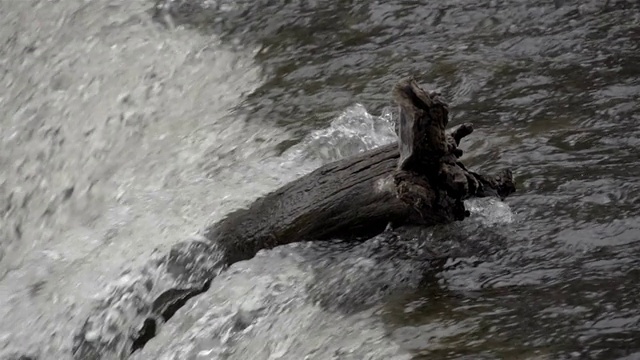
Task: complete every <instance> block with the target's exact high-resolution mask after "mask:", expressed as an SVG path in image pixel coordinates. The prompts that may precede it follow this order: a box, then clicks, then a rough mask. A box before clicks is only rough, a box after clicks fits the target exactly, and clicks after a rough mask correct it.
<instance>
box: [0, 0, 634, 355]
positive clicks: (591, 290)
mask: <svg viewBox="0 0 640 360" xmlns="http://www.w3.org/2000/svg"><path fill="white" fill-rule="evenodd" d="M408 75H415V76H416V77H417V78H418V79H419V80H420V82H421V84H422V85H423V86H424V87H425V88H429V89H436V90H439V91H440V92H441V93H442V94H443V96H444V97H445V98H446V99H447V101H448V102H449V103H450V105H451V124H452V125H456V124H459V123H462V122H472V123H473V124H474V126H475V129H476V131H475V132H474V133H473V134H472V135H471V136H470V137H468V138H467V139H465V142H464V144H463V148H464V150H465V157H464V159H463V160H464V161H465V163H466V164H468V165H469V166H471V167H472V168H474V169H478V170H482V171H485V172H491V171H493V170H497V169H499V168H502V167H507V166H508V167H510V168H511V169H512V170H513V171H514V174H515V178H516V181H517V183H518V189H517V192H516V194H514V195H512V196H511V197H509V198H508V199H506V200H505V201H504V202H500V201H497V200H489V199H483V200H473V201H470V202H468V203H467V206H468V208H469V209H470V210H471V211H472V217H471V218H469V219H467V220H465V221H464V222H460V223H456V224H451V225H447V226H438V227H434V228H429V229H407V230H406V231H405V232H404V233H402V234H401V235H394V234H391V235H389V234H386V235H382V236H377V237H374V238H372V239H370V240H368V241H366V242H364V243H359V244H349V243H344V242H342V241H340V239H336V241H332V242H306V243H299V244H292V245H288V246H284V247H280V248H276V249H273V250H270V251H263V252H260V253H259V254H258V256H256V257H255V258H254V259H251V260H248V261H243V262H240V263H237V264H234V265H233V266H231V267H230V268H229V269H228V271H226V272H224V273H223V274H221V275H220V276H219V277H217V278H216V279H214V280H213V282H212V284H211V286H210V289H209V291H207V292H205V293H204V294H201V295H199V296H197V297H195V298H193V299H191V300H190V301H189V302H188V303H187V304H186V305H185V306H184V307H183V308H181V309H180V310H178V312H177V313H176V314H175V315H174V316H173V317H172V318H171V319H170V321H169V322H168V323H167V324H166V325H165V326H164V327H163V328H162V330H161V331H160V332H159V333H158V334H157V336H156V337H154V338H153V339H151V340H150V341H149V342H148V343H147V344H146V346H145V347H144V348H142V349H140V350H138V351H136V352H134V353H133V354H132V355H131V358H132V359H242V360H244V359H265V360H267V359H269V360H271V359H296V360H297V359H640V304H639V300H638V299H640V290H639V289H640V286H639V283H640V270H639V269H640V200H639V199H640V160H638V148H639V147H640V109H639V106H638V104H639V102H640V2H638V1H629V0H609V1H595V0H583V1H571V0H564V1H563V0H555V1H525V0H511V1H506V0H482V1H480V0H450V1H431V2H427V1H409V0H389V1H360V0H350V1H346V0H331V1H329V0H309V1H274V0H254V1H249V0H247V1H243V0H237V1H231V0H222V1H214V0H166V1H164V0H163V1H160V2H158V3H154V2H150V1H148V0H66V1H63V0H0V319H1V320H0V359H5V358H6V359H17V358H19V357H20V356H23V357H22V359H27V358H29V357H30V358H31V359H69V358H70V357H71V350H70V349H71V342H72V341H71V339H72V337H73V334H74V333H75V332H76V331H77V329H78V328H79V326H80V325H81V324H82V322H83V321H84V319H85V318H86V316H87V313H88V312H89V311H90V310H91V307H92V304H93V302H94V301H95V299H96V298H100V296H101V294H102V293H103V292H104V291H105V289H107V288H108V286H109V285H111V284H113V283H114V282H117V281H118V280H117V279H118V278H119V277H120V275H121V274H122V273H123V271H126V270H127V269H131V271H134V272H135V271H136V270H135V269H137V268H140V267H141V266H143V264H144V263H145V262H146V261H147V260H148V259H149V257H150V256H152V254H154V253H162V252H163V251H166V250H167V249H168V248H169V247H170V246H171V245H173V244H175V243H176V242H178V241H181V240H185V239H188V238H191V237H198V236H200V235H199V234H200V231H201V230H202V229H204V228H205V226H206V225H207V224H210V223H212V222H214V221H216V220H218V219H220V218H221V217H223V216H224V215H225V214H226V213H228V212H230V211H231V210H233V209H236V208H238V207H241V206H246V205H248V204H250V203H251V201H252V200H254V199H255V198H257V197H258V196H260V195H262V194H265V193H266V192H268V191H270V190H274V189H276V188H277V187H278V186H280V185H283V184H285V183H286V182H288V181H290V180H292V179H294V178H296V177H298V176H300V175H302V174H305V173H307V172H309V171H311V170H313V169H315V168H317V167H318V166H320V165H322V164H324V163H327V162H329V161H332V160H336V159H340V158H343V157H345V156H349V155H352V154H355V153H358V152H360V151H363V150H366V149H370V148H372V147H375V146H378V145H381V144H385V143H389V142H392V141H395V135H394V133H393V116H394V114H393V111H394V109H393V108H392V107H391V105H392V102H391V99H390V90H391V88H392V86H393V85H394V83H395V82H396V81H398V80H399V79H401V78H403V77H405V76H408ZM434 249H437V250H439V251H444V252H447V253H448V254H449V256H448V258H447V259H446V261H444V263H443V264H441V266H439V267H437V268H434V267H432V266H431V264H429V263H427V262H425V261H423V260H422V259H423V258H424V256H425V253H427V252H429V251H432V250H434Z"/></svg>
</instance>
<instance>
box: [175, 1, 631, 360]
mask: <svg viewBox="0 0 640 360" xmlns="http://www.w3.org/2000/svg"><path fill="white" fill-rule="evenodd" d="M179 3H180V2H176V3H174V4H173V7H169V11H170V12H172V13H173V14H174V20H175V21H176V22H177V23H182V24H188V25H190V26H195V27H196V28H197V29H199V30H200V31H202V32H204V33H209V32H211V33H216V34H222V35H223V36H224V37H225V38H227V39H229V41H236V42H238V43H241V44H246V43H255V44H258V46H259V48H260V50H259V51H258V54H257V55H256V58H257V59H258V61H259V62H260V63H261V64H263V66H264V67H265V69H268V74H269V75H267V77H268V81H267V82H266V83H265V84H264V85H262V86H261V87H260V88H258V89H257V90H256V91H255V92H254V93H252V94H251V95H250V96H249V97H248V98H247V99H246V101H245V102H244V103H243V105H242V110H241V111H246V112H250V113H251V114H253V115H252V117H253V119H252V120H253V121H263V122H267V123H275V124H277V125H278V126H285V127H288V128H290V129H294V131H295V132H296V133H299V134H306V133H307V132H308V131H309V130H311V129H315V128H317V127H323V126H326V124H327V123H328V121H329V120H330V119H332V118H333V117H335V116H336V114H337V112H339V111H340V110H341V109H342V108H343V107H345V106H348V105H349V104H352V103H354V102H360V103H363V104H365V106H366V107H367V108H368V109H370V111H376V110H377V109H380V108H381V107H382V106H383V105H387V104H388V103H389V90H390V88H391V87H392V85H393V84H394V82H395V81H397V80H398V79H399V78H401V77H404V76H406V75H409V74H413V75H416V76H417V77H418V78H419V79H420V80H421V81H422V82H423V84H425V85H427V86H430V87H432V88H436V89H439V90H440V91H441V92H442V93H443V94H445V96H446V97H447V98H448V99H449V101H450V103H451V104H452V113H453V114H454V115H453V123H454V124H455V123H460V122H462V121H470V122H473V123H474V125H475V127H476V129H477V130H476V133H474V135H473V136H472V137H471V138H470V139H469V140H468V142H467V146H468V149H469V150H470V151H469V152H468V155H467V158H466V161H467V162H468V163H469V164H472V165H473V166H476V167H478V168H481V169H483V170H491V169H493V168H498V167H500V166H504V165H507V166H510V167H511V168H513V169H514V172H515V175H516V178H517V181H518V184H519V186H518V192H517V194H516V195H514V196H512V197H511V198H509V199H508V200H507V201H506V202H507V203H508V204H509V206H510V207H511V209H512V210H513V212H514V214H515V220H514V221H513V222H512V223H510V224H508V225H504V226H496V227H495V228H490V229H484V230H483V231H480V232H472V233H470V234H467V235H466V236H467V238H465V239H462V240H460V242H461V243H465V242H478V243H483V244H484V245H482V246H480V247H481V248H482V247H483V246H484V247H486V248H485V249H484V253H479V254H477V255H476V254H468V256H465V257H459V258H456V259H455V260H454V261H452V262H451V263H450V264H449V265H448V266H447V268H446V270H445V271H442V272H440V273H438V274H437V275H436V276H435V277H436V278H437V282H436V283H434V284H429V285H427V286H425V287H424V288H423V287H422V286H418V287H417V288H415V291H414V292H411V293H409V294H405V295H404V296H403V297H401V299H394V300H389V301H388V302H385V305H383V306H382V308H381V310H380V311H381V314H382V315H381V316H382V318H383V319H384V322H385V326H386V328H387V330H388V331H389V333H390V334H391V335H390V336H391V337H392V338H394V340H395V341H396V342H397V343H398V344H399V345H400V346H401V347H403V348H405V349H409V350H410V351H411V352H412V353H414V354H415V356H416V357H415V358H424V359H432V358H447V359H448V358H461V357H464V356H465V355H469V356H472V358H476V357H478V356H480V355H482V356H486V357H487V358H513V359H520V358H535V357H536V356H539V357H541V358H547V357H552V358H565V357H566V358H587V357H588V358H621V357H624V356H630V358H634V356H635V357H638V358H640V304H639V303H638V301H639V300H638V299H639V296H640V290H638V289H639V288H640V287H639V286H638V281H639V280H640V270H639V265H640V200H639V198H640V160H638V159H639V158H638V153H637V147H638V146H639V145H640V109H639V106H638V105H639V100H640V3H639V2H637V1H635V2H634V1H611V2H609V4H608V5H607V6H606V7H605V4H604V2H596V1H584V2H570V1H567V2H564V4H560V3H559V2H556V3H553V2H551V1H539V2H532V1H470V0H464V1H446V2H429V3H427V2H419V1H372V2H369V1H313V2H296V1H293V2H287V4H286V5H283V4H282V3H280V2H276V1H257V2H253V3H251V4H249V3H247V4H237V5H236V6H237V7H236V8H234V9H233V10H229V12H228V13H226V14H225V15H219V14H217V13H216V11H214V10H211V12H212V14H215V15H211V16H210V17H209V16H204V15H202V13H201V14H200V15H201V17H192V16H190V15H189V13H188V11H185V9H184V8H182V7H181V6H180V4H179ZM557 5H562V6H557ZM205 13H206V12H205ZM456 226H457V225H456ZM456 226H452V227H451V230H450V231H451V232H454V233H455V232H456V231H457V230H455V228H456ZM450 236H461V235H452V234H451V233H448V234H447V235H445V236H444V237H442V238H437V239H434V241H440V240H443V239H448V237H450ZM632 354H635V355H632Z"/></svg>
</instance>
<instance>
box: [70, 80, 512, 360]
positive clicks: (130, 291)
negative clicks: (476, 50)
mask: <svg viewBox="0 0 640 360" xmlns="http://www.w3.org/2000/svg"><path fill="white" fill-rule="evenodd" d="M393 95H394V99H395V101H396V102H397V104H398V105H399V107H400V120H399V124H398V134H399V136H398V140H399V141H398V144H390V145H387V146H382V147H379V148H377V149H373V150H371V151H368V152H364V153H361V154H359V155H356V156H353V157H350V158H347V159H343V160H340V161H337V162H334V163H331V164H327V165H325V166H323V167H321V168H319V169H317V170H315V171H313V172H311V173H309V174H307V175H305V176H303V177H301V178H299V179H297V180H295V181H293V182H291V183H289V184H287V185H285V186H283V187H281V188H280V189H278V190H276V191H274V192H272V193H270V194H267V195H266V196H264V197H262V198H260V199H258V200H256V201H255V202H254V203H253V204H252V205H251V206H250V207H249V208H247V209H241V210H237V211H234V212H232V213H230V214H229V215H228V216H227V217H225V218H224V219H223V220H221V221H220V222H218V223H216V224H214V225H213V226H211V227H209V228H208V229H207V230H206V231H205V238H206V240H202V241H194V242H184V243H180V244H177V245H175V246H174V247H173V249H172V250H171V252H170V253H169V254H168V255H166V256H163V257H159V258H158V259H156V260H154V261H152V262H150V265H149V266H147V267H146V268H145V270H144V271H142V272H141V275H140V276H138V277H137V278H136V279H135V280H133V281H130V282H129V283H126V284H124V285H121V286H116V287H115V288H114V289H113V290H112V291H111V294H109V295H108V296H107V297H106V298H105V299H104V300H103V301H101V302H100V304H99V305H98V306H97V307H96V309H95V311H94V312H93V313H92V314H91V316H90V317H89V319H88V320H87V321H86V322H85V323H84V325H83V326H82V328H81V329H80V331H79V332H78V334H76V337H75V339H74V346H73V348H74V350H73V351H74V357H75V358H76V359H105V358H126V357H127V356H128V355H129V354H130V353H131V351H134V350H135V349H137V348H140V347H142V346H144V343H145V342H146V341H147V340H148V339H150V338H151V337H153V336H154V334H155V332H156V331H158V328H159V327H160V325H161V324H162V323H163V322H164V321H167V320H168V319H169V318H170V317H171V315H173V313H174V312H175V311H176V309H177V308H179V307H180V306H182V304H184V302H185V301H187V300H188V299H189V298H190V297H192V296H195V295H197V294H199V293H201V292H203V291H206V290H207V288H208V284H209V282H210V281H211V279H213V278H214V277H215V275H216V274H217V272H218V271H220V270H221V269H223V268H224V267H226V266H229V265H231V264H233V263H235V262H238V261H241V260H246V259H250V258H252V257H253V256H254V255H255V254H256V253H257V252H258V251H260V250H262V249H270V248H273V247H275V246H279V245H284V244H288V243H291V242H296V241H303V240H322V239H329V238H336V237H340V238H362V237H369V236H372V235H375V234H377V233H380V232H382V231H383V230H384V229H385V227H386V226H387V225H388V224H389V223H391V224H393V225H394V226H398V225H401V224H403V223H413V224H423V225H427V226H428V225H434V224H446V223H450V222H453V221H457V220H462V219H464V218H465V217H466V216H468V215H469V213H468V211H466V210H465V207H464V203H463V200H464V199H466V198H469V197H472V196H477V197H483V196H498V197H500V198H504V197H506V196H508V195H509V194H510V193H512V192H513V191H514V190H515V187H514V183H513V179H512V176H511V172H510V171H509V170H505V171H503V172H501V173H499V174H497V175H494V176H485V175H480V174H477V173H474V172H472V171H469V170H467V169H466V168H465V167H464V165H463V164H462V163H461V162H460V161H459V160H458V159H459V158H460V156H461V155H462V151H461V150H460V149H459V148H458V145H459V143H460V140H461V139H462V138H463V137H464V136H467V135H469V134H470V133H471V132H472V127H471V125H469V124H464V125H462V126H460V127H458V128H456V129H455V130H453V131H452V132H450V133H445V127H446V126H447V123H448V107H447V105H446V104H445V103H444V102H443V101H442V100H441V98H440V96H439V95H438V94H436V93H426V92H425V91H423V90H422V89H421V88H420V87H419V86H418V84H417V83H416V82H415V81H414V80H413V79H407V80H403V81H401V82H399V83H398V85H396V87H395V88H394V90H393ZM123 309H124V310H123ZM123 312H124V313H126V314H127V316H126V317H120V318H119V320H114V319H118V317H117V316H114V313H118V314H121V313H123Z"/></svg>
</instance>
